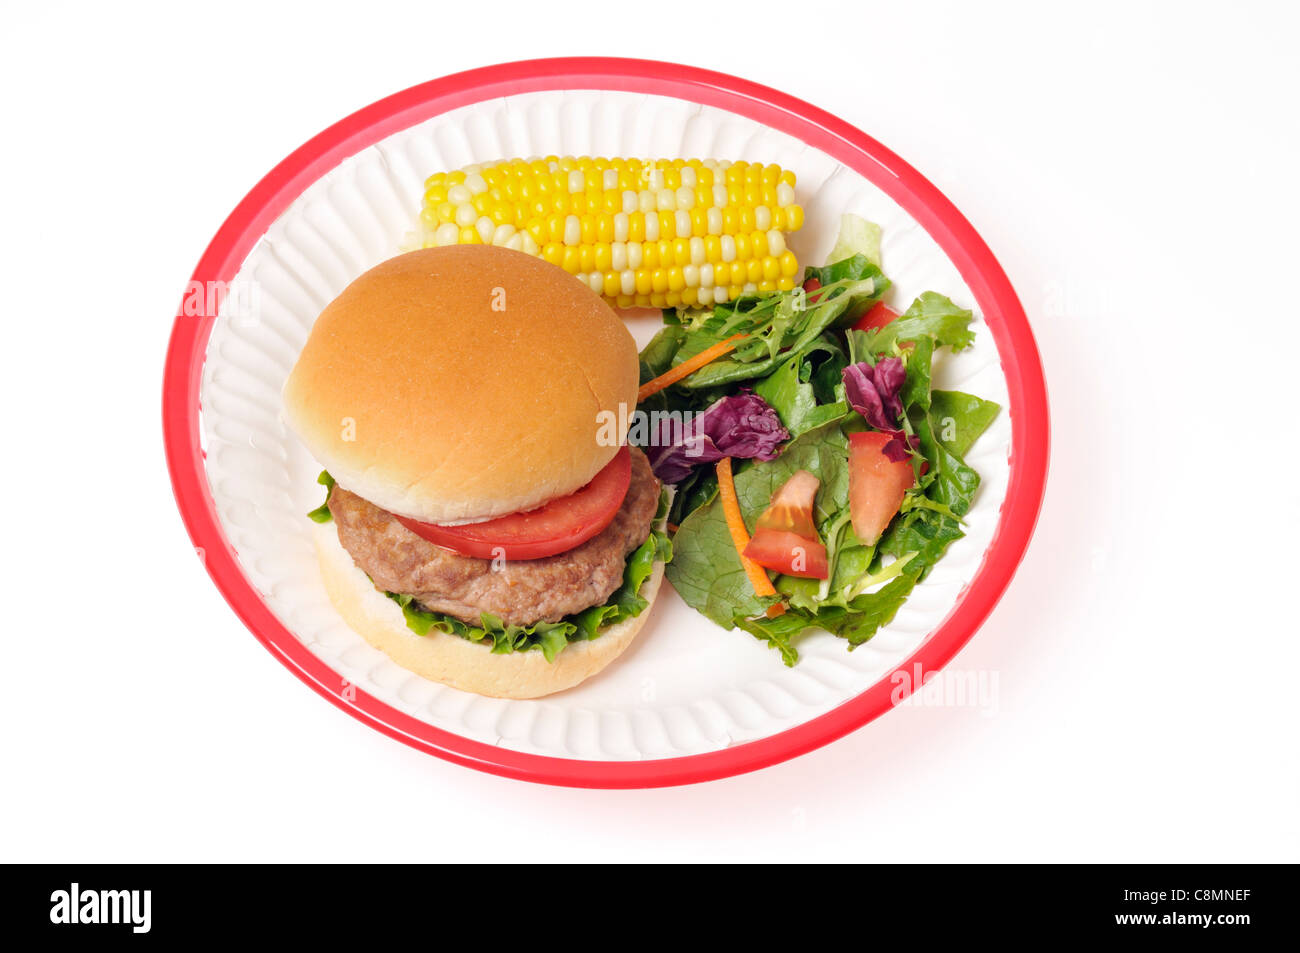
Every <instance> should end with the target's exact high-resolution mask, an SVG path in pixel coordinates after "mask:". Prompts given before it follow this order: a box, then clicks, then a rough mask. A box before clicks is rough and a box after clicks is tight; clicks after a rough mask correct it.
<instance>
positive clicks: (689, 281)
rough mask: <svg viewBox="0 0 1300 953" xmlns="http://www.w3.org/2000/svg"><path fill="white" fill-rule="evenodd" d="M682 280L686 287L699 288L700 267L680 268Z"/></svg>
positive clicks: (686, 266)
mask: <svg viewBox="0 0 1300 953" xmlns="http://www.w3.org/2000/svg"><path fill="white" fill-rule="evenodd" d="M682 279H683V280H684V281H685V282H686V287H688V288H698V287H699V286H700V266H699V265H684V266H682Z"/></svg>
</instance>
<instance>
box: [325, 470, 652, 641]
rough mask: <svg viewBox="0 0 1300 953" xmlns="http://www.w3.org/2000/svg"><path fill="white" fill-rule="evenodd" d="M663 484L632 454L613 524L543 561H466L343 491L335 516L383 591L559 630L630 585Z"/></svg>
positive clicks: (347, 543)
mask: <svg viewBox="0 0 1300 953" xmlns="http://www.w3.org/2000/svg"><path fill="white" fill-rule="evenodd" d="M658 505H659V481H658V480H657V479H655V475H654V473H653V472H652V471H651V469H650V462H649V461H648V460H647V459H646V456H645V454H644V453H642V452H641V451H640V450H637V449H636V448H632V482H631V484H630V485H629V486H628V490H627V496H626V497H625V498H624V499H623V505H622V506H621V507H620V508H619V510H618V512H617V513H616V514H615V515H614V519H613V521H612V522H611V523H610V524H609V525H608V526H606V527H605V529H604V530H602V531H601V532H600V533H598V534H597V535H595V536H593V537H592V538H591V539H589V540H587V541H586V542H585V543H583V544H582V545H580V546H577V547H575V548H573V549H571V550H569V551H568V552H565V553H559V554H558V555H555V556H546V557H543V558H541V559H521V560H507V561H505V563H504V564H503V565H499V566H497V568H496V569H493V567H492V560H490V559H478V558H475V557H473V556H462V555H460V554H459V553H454V552H452V551H451V550H449V549H444V548H442V547H441V546H437V545H435V544H434V543H431V542H429V541H428V540H426V539H423V538H422V537H420V536H417V535H416V534H415V533H413V532H411V531H410V530H409V529H407V528H406V527H405V526H403V525H402V524H401V523H400V522H398V520H397V518H396V517H395V516H393V514H392V513H389V512H388V511H387V510H382V509H380V508H379V507H377V506H375V505H374V504H373V503H370V502H368V501H367V500H363V499H362V498H361V497H359V496H357V495H356V494H355V493H351V492H349V491H348V490H345V489H343V487H341V486H338V485H335V486H334V488H333V489H332V490H331V491H330V495H329V508H330V512H331V513H332V514H333V515H334V522H335V523H336V524H337V526H338V533H339V542H340V543H342V544H343V548H344V549H346V550H347V551H348V553H349V554H350V555H351V556H352V559H353V561H354V562H356V564H357V565H358V566H359V567H360V568H361V569H363V570H365V572H366V573H367V574H368V575H369V576H370V578H371V579H373V580H374V582H375V585H376V586H378V587H379V588H380V589H385V590H387V591H389V592H397V593H402V594H410V595H412V596H414V597H415V600H416V601H417V602H418V603H420V605H422V606H424V607H425V608H426V609H430V610H432V611H434V612H444V613H446V614H447V615H450V616H455V617H456V618H458V619H462V620H464V621H465V622H468V623H470V624H471V625H478V624H479V614H480V613H482V612H488V613H491V614H492V615H495V616H497V617H499V618H500V619H501V620H502V621H503V622H505V623H506V624H508V625H509V624H514V625H530V624H532V623H534V622H542V621H545V622H557V621H559V620H560V619H561V618H562V617H564V616H566V615H571V614H573V613H575V612H581V611H582V610H583V609H586V608H589V607H591V606H595V605H600V604H602V603H603V602H604V601H605V600H606V599H608V598H609V596H610V594H611V593H612V592H613V591H614V590H615V589H617V588H618V587H619V586H620V585H621V584H622V582H623V568H624V565H625V564H626V560H627V557H628V555H629V554H630V553H631V552H632V551H633V550H635V549H636V548H637V547H638V546H640V545H641V544H642V543H643V542H645V540H646V538H647V537H648V536H649V535H650V524H651V522H652V521H653V520H654V515H655V510H656V509H657V508H658Z"/></svg>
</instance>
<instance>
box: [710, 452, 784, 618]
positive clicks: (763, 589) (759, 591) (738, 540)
mask: <svg viewBox="0 0 1300 953" xmlns="http://www.w3.org/2000/svg"><path fill="white" fill-rule="evenodd" d="M717 470H718V498H719V499H721V500H722V515H723V516H724V517H725V518H726V520H727V530H728V532H730V533H731V542H732V543H733V544H735V547H736V555H737V556H739V557H740V565H741V566H743V567H744V568H745V575H746V576H748V577H749V584H750V585H751V586H753V587H754V593H755V594H756V595H758V596H760V597H766V596H774V595H776V589H775V588H773V586H772V580H770V579H768V578H767V573H766V572H765V571H764V570H763V567H762V566H760V565H759V564H758V563H756V562H754V560H752V559H747V558H746V557H745V547H746V546H748V545H749V530H748V529H746V528H745V518H744V517H743V516H741V515H740V500H738V499H737V498H736V483H735V481H734V480H732V478H731V457H723V458H722V459H721V460H719V461H718V466H717ZM782 611H785V610H784V609H782Z"/></svg>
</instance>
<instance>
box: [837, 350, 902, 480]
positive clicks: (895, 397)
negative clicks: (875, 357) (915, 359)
mask: <svg viewBox="0 0 1300 953" xmlns="http://www.w3.org/2000/svg"><path fill="white" fill-rule="evenodd" d="M842 376H843V378H844V396H845V399H847V400H848V402H849V406H851V407H852V408H853V409H854V410H856V411H857V412H858V413H860V414H861V415H862V416H863V417H864V418H866V421H867V423H869V424H871V426H873V427H875V428H876V429H877V430H879V431H880V432H881V433H887V434H890V435H891V436H892V437H893V439H892V440H890V441H889V443H887V444H885V448H884V454H885V456H887V457H888V458H889V459H890V460H892V461H893V462H895V463H898V462H900V461H902V460H906V459H907V457H908V455H909V453H910V448H911V447H912V446H913V444H914V441H912V440H911V439H910V438H909V437H908V436H907V434H906V433H904V432H903V430H902V429H901V428H900V427H899V426H898V422H899V418H901V417H902V416H903V400H902V397H901V396H900V394H899V392H900V391H901V390H902V388H903V383H904V381H906V380H907V371H906V369H905V368H904V366H903V361H902V358H897V357H886V358H883V359H882V360H880V361H879V362H878V363H877V364H876V365H875V366H874V367H873V366H872V365H870V364H868V363H867V362H866V361H862V362H860V363H857V364H850V365H849V366H848V367H846V368H844V371H843V375H842Z"/></svg>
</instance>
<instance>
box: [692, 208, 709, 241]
mask: <svg viewBox="0 0 1300 953" xmlns="http://www.w3.org/2000/svg"><path fill="white" fill-rule="evenodd" d="M708 233H709V216H708V213H707V212H706V211H705V210H704V209H702V208H701V207H700V206H698V205H697V206H695V208H693V209H691V234H692V235H696V236H699V237H703V236H705V235H707V234H708Z"/></svg>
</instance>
